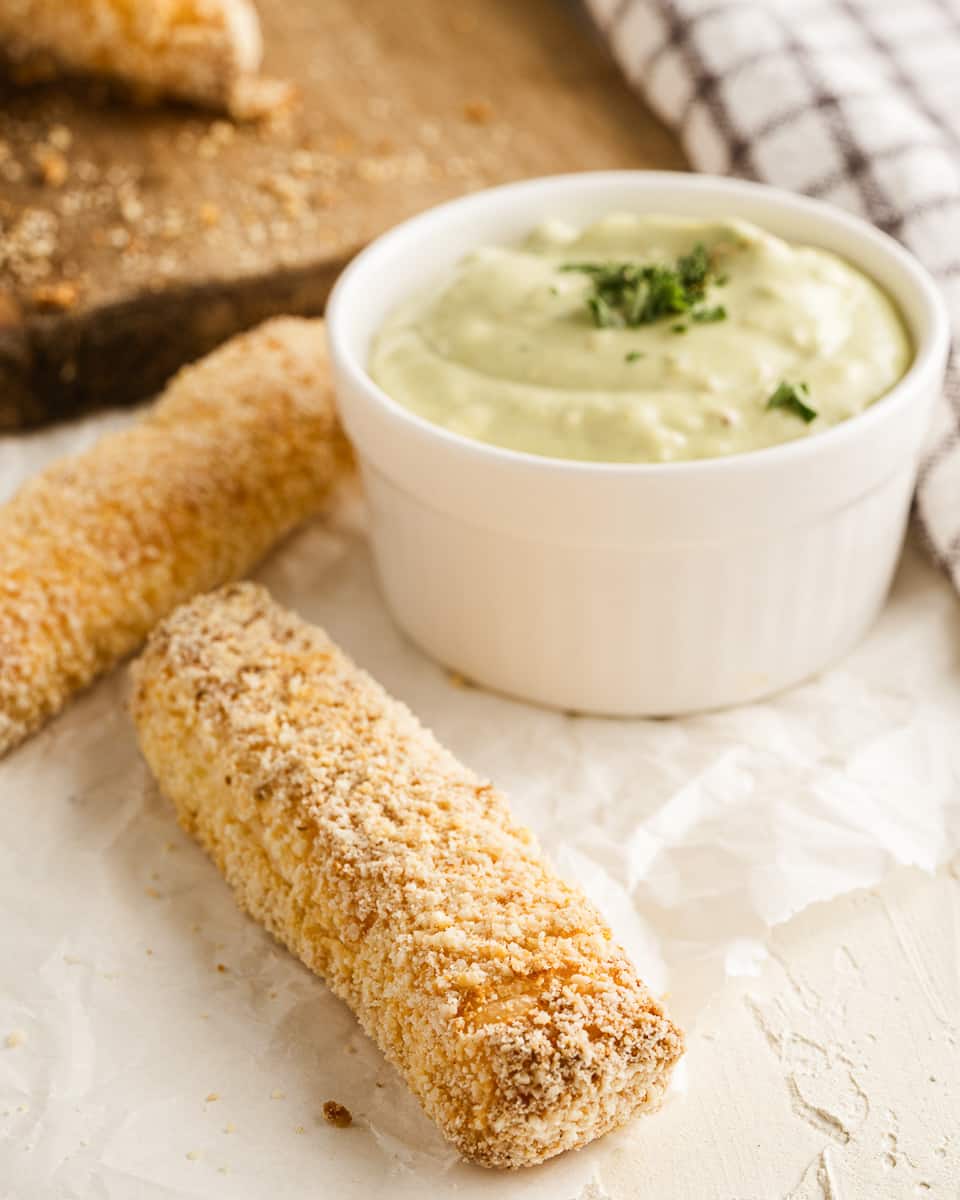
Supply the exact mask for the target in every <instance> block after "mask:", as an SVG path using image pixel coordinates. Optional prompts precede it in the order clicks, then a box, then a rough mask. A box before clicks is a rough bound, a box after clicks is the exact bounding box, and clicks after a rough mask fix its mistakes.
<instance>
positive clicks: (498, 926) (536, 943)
mask: <svg viewBox="0 0 960 1200" xmlns="http://www.w3.org/2000/svg"><path fill="white" fill-rule="evenodd" d="M133 676H134V695H133V701H132V710H133V715H134V720H135V723H136V726H137V731H138V735H139V739H140V745H141V748H142V750H143V752H144V755H145V757H146V759H147V761H148V763H149V764H150V766H151V768H152V770H153V772H154V774H155V776H156V777H157V780H158V782H159V784H160V786H161V789H162V790H163V791H164V792H165V793H166V795H167V796H168V797H169V798H170V799H171V800H172V801H173V802H174V804H175V806H176V808H177V810H178V813H179V816H180V820H181V823H182V824H183V825H184V827H185V828H186V829H187V830H188V832H191V833H193V834H194V835H195V836H196V837H197V838H198V840H199V841H200V842H201V843H202V844H203V845H204V847H205V848H206V849H207V851H208V852H209V853H210V855H211V857H212V858H213V859H214V861H215V862H216V863H217V864H218V866H219V867H220V869H221V870H222V871H223V873H224V874H225V876H226V877H227V879H228V881H229V882H230V883H231V885H232V886H233V888H234V889H235V892H236V895H237V898H238V900H239V902H240V903H241V905H242V906H243V907H244V908H246V909H247V910H248V911H249V912H250V913H252V914H253V915H254V916H256V917H258V918H259V919H260V920H261V921H262V922H263V923H264V924H265V925H266V926H267V928H268V929H269V930H270V931H271V932H273V933H274V934H275V935H276V936H277V937H278V938H279V939H280V940H281V941H282V942H284V943H285V944H286V945H287V946H288V948H289V949H290V950H292V951H293V952H294V953H295V954H297V955H298V956H299V957H300V958H301V959H302V961H303V962H304V963H305V964H306V965H307V966H308V967H310V968H311V969H312V970H314V971H315V972H317V973H318V974H320V975H322V976H324V978H326V980H327V981H328V983H329V984H330V986H331V987H332V988H333V990H334V991H335V992H336V993H337V994H338V995H339V996H341V997H342V998H343V999H345V1000H346V1001H347V1002H348V1003H349V1004H350V1006H351V1007H352V1008H353V1010H354V1012H355V1013H356V1014H357V1016H358V1017H359V1019H360V1021H361V1024H362V1025H363V1026H364V1028H365V1029H366V1031H367V1032H368V1033H369V1034H371V1035H372V1036H373V1037H374V1038H376V1040H377V1041H378V1043H379V1044H380V1046H381V1048H382V1049H383V1050H384V1051H385V1053H386V1055H387V1057H388V1058H389V1059H390V1060H391V1061H392V1062H393V1063H394V1064H395V1065H397V1066H398V1067H399V1069H400V1070H401V1072H402V1073H403V1075H404V1077H405V1078H406V1080H407V1082H408V1084H409V1085H410V1086H411V1088H412V1089H413V1091H414V1093H415V1094H416V1095H417V1096H418V1098H419V1099H420V1101H421V1103H422V1104H423V1106H424V1108H425V1110H426V1111H427V1113H428V1115H430V1116H431V1117H432V1118H433V1119H434V1120H435V1121H436V1122H437V1123H438V1125H439V1126H440V1128H441V1130H442V1132H443V1133H444V1134H445V1135H446V1136H447V1137H448V1138H449V1139H450V1140H451V1141H453V1142H454V1143H455V1144H456V1145H457V1147H458V1148H459V1150H460V1152H461V1153H462V1154H463V1155H464V1156H465V1157H466V1158H468V1159H471V1160H473V1161H476V1162H479V1163H482V1164H484V1165H488V1166H511V1167H512V1166H523V1165H529V1164H532V1163H534V1162H539V1161H542V1160H543V1159H545V1158H548V1157H550V1156H551V1155H553V1154H557V1153H560V1152H561V1151H563V1150H566V1149H570V1148H573V1147H576V1146H581V1145H584V1144H585V1143H587V1142H588V1141H590V1140H592V1139H593V1138H595V1137H598V1136H600V1135H601V1134H603V1133H605V1132H607V1131H608V1130H610V1129H613V1128H615V1127H616V1126H618V1125H620V1124H622V1123H623V1122H624V1121H626V1120H627V1119H629V1118H630V1117H632V1116H633V1115H635V1114H636V1113H638V1112H641V1111H643V1110H647V1109H652V1108H655V1107H656V1106H657V1104H658V1103H659V1101H660V1099H661V1098H662V1095H663V1092H664V1090H665V1088H666V1086H667V1083H668V1080H669V1077H670V1073H671V1070H672V1068H673V1065H674V1063H675V1062H676V1060H677V1059H678V1058H679V1056H680V1054H681V1053H682V1048H683V1041H682V1036H681V1034H680V1033H679V1031H678V1030H677V1029H676V1028H675V1027H674V1026H673V1025H672V1023H671V1022H670V1021H669V1019H668V1018H667V1017H665V1016H664V1014H663V1012H662V1010H661V1008H660V1006H659V1005H658V1004H657V1002H656V1001H655V1000H654V999H653V997H652V996H651V995H650V993H649V992H648V991H647V989H646V988H645V987H644V985H643V983H642V982H641V980H640V978H639V976H638V975H637V972H636V969H635V968H634V967H633V965H632V964H631V963H630V961H629V959H628V958H627V956H626V954H625V953H624V952H623V950H622V949H620V947H618V946H617V945H616V944H615V943H614V941H613V939H612V934H611V932H610V929H609V928H608V926H607V925H606V923H605V922H604V921H603V919H602V918H601V917H600V915H599V914H598V912H597V911H596V909H595V908H594V907H593V906H592V905H591V904H590V903H589V901H588V900H587V899H586V897H585V896H584V895H583V894H582V893H581V892H579V891H578V890H577V889H575V888H572V887H570V886H568V885H567V884H566V883H564V882H563V881H562V880H561V879H560V878H559V877H558V876H557V875H556V873H555V872H554V871H553V870H552V869H551V868H550V866H549V865H548V864H547V863H546V862H545V860H544V858H543V856H542V854H541V852H540V850H539V847H538V846H537V844H536V841H535V839H534V837H533V835H532V834H531V833H530V831H529V830H527V829H525V828H523V827H522V826H520V825H519V824H518V823H517V822H516V821H515V820H514V818H513V816H512V815H511V813H510V810H509V807H508V805H507V803H506V799H505V797H503V796H502V795H501V793H499V792H498V791H497V790H496V789H495V788H494V787H493V786H492V785H491V784H490V783H488V782H486V781H485V780H483V779H481V778H479V777H477V776H476V775H475V774H474V773H473V772H472V771H470V770H468V769H467V768H466V767H464V766H462V765H461V764H460V763H459V762H458V761H457V760H456V759H455V758H454V757H453V755H451V754H450V753H449V752H448V751H446V750H445V749H444V748H443V747H442V746H441V745H440V744H439V743H438V742H437V741H436V740H435V738H434V737H433V736H432V735H431V734H430V733H429V732H428V731H427V730H425V729H424V728H423V727H422V726H421V725H420V724H419V722H418V721H417V720H416V719H415V717H414V716H413V715H412V714H411V713H410V711H409V710H408V709H407V708H406V707H405V706H404V705H402V704H400V703H399V702H397V701H396V700H393V699H392V698H391V697H389V696H388V695H387V694H386V693H385V692H384V690H383V689H382V688H381V687H380V686H379V685H378V684H377V683H376V682H375V681H374V680H372V679H371V678H370V677H369V676H368V675H366V674H365V673H364V672H363V671H361V670H359V669H358V668H357V667H356V666H355V665H354V664H353V663H352V662H351V661H350V660H349V659H348V658H347V657H346V655H344V654H343V653H342V652H341V651H340V650H339V649H338V648H337V646H336V645H335V644H334V643H333V642H332V641H331V640H330V639H329V638H328V637H327V636H326V634H325V633H324V632H323V631H322V630H320V629H317V628H316V627H314V626H311V625H308V624H307V623H306V622H304V621H303V620H301V619H300V618H298V617H297V616H295V615H294V614H293V613H290V612H288V611H286V610H284V609H282V608H281V607H280V606H279V605H277V604H275V603H274V602H273V601H272V600H271V599H270V597H269V595H268V593H267V592H266V591H265V590H264V589H263V588H261V587H258V586H256V585H253V584H247V583H245V584H236V585H232V586H229V587H226V588H223V589H221V590H220V591H219V592H217V593H213V594H211V595H207V596H203V597H200V598H199V599H197V600H195V601H193V602H192V603H191V604H189V605H185V606H183V607H182V608H180V609H179V610H178V611H177V612H176V613H174V614H173V616H172V617H171V618H169V619H168V620H167V621H166V622H164V623H163V624H162V625H161V626H160V627H159V628H158V629H157V630H156V631H155V632H154V634H153V636H152V637H151V639H150V642H149V644H148V646H147V649H146V650H145V652H144V654H143V655H142V657H141V658H140V659H139V661H138V662H137V663H136V664H135V665H134V668H133ZM227 777H229V778H230V780H231V783H230V784H229V785H227V784H226V782H225V781H226V779H227Z"/></svg>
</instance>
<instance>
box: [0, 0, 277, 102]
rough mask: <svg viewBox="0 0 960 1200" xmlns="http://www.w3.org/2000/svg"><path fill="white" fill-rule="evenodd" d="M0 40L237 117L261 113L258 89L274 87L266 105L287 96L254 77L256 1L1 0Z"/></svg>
mask: <svg viewBox="0 0 960 1200" xmlns="http://www.w3.org/2000/svg"><path fill="white" fill-rule="evenodd" d="M0 46H2V47H3V49H4V50H5V51H6V53H7V55H8V56H9V57H12V58H13V59H14V61H16V60H18V59H24V58H27V57H29V56H31V55H33V56H35V55H38V54H39V55H45V56H48V57H49V58H50V59H52V60H53V62H55V63H56V64H57V65H58V66H60V67H62V68H64V69H65V70H68V71H73V72H82V73H92V74H98V75H100V74H102V75H110V76H113V77H115V78H117V79H120V80H122V81H123V82H125V83H128V84H130V85H132V86H134V87H135V88H136V89H137V90H138V91H139V92H141V93H144V94H147V95H153V94H156V95H170V96H175V97H178V98H179V99H182V100H190V101H193V102H194V103H198V104H203V105H207V106H209V107H213V108H224V109H227V110H228V111H231V112H233V113H234V114H235V115H238V116H246V115H259V114H258V113H256V112H253V113H249V114H248V113H247V111H246V108H247V107H248V106H249V104H250V103H251V98H252V97H254V96H256V94H257V92H258V88H259V89H267V88H270V87H272V88H273V89H274V91H273V94H272V96H271V97H270V98H269V101H268V103H267V107H269V104H271V103H278V102H282V101H283V100H284V99H286V98H288V96H289V88H286V86H285V85H279V84H276V83H271V82H270V81H266V80H259V78H258V76H257V72H258V70H259V68H260V60H261V58H262V54H263V45H262V40H261V36H260V22H259V19H258V17H257V13H256V9H255V8H254V7H253V4H252V3H251V0H0ZM278 89H281V90H282V94H281V90H278ZM263 97H266V91H261V99H262V98H263ZM257 103H259V101H257Z"/></svg>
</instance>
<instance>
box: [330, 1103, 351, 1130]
mask: <svg viewBox="0 0 960 1200" xmlns="http://www.w3.org/2000/svg"><path fill="white" fill-rule="evenodd" d="M323 1119H324V1120H325V1121H326V1122H328V1124H330V1125H334V1126H336V1128H337V1129H346V1128H347V1127H348V1126H350V1125H352V1124H353V1116H352V1114H351V1112H350V1109H349V1108H345V1107H344V1105H342V1104H338V1103H337V1101H336V1100H328V1101H327V1102H326V1103H325V1104H324V1106H323Z"/></svg>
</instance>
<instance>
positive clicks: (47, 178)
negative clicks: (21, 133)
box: [33, 145, 70, 188]
mask: <svg viewBox="0 0 960 1200" xmlns="http://www.w3.org/2000/svg"><path fill="white" fill-rule="evenodd" d="M33 163H34V166H35V168H36V172H37V177H38V179H39V181H40V182H41V183H43V184H45V185H46V186H47V187H53V188H60V187H63V185H64V184H65V183H66V182H67V176H68V175H69V174H70V166H69V164H68V163H67V160H66V159H65V158H64V157H63V155H62V154H61V153H60V151H59V150H54V149H53V147H52V146H42V145H41V146H37V147H36V149H35V150H34V152H33Z"/></svg>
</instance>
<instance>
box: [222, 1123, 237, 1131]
mask: <svg viewBox="0 0 960 1200" xmlns="http://www.w3.org/2000/svg"><path fill="white" fill-rule="evenodd" d="M223 1132H224V1133H236V1132H237V1127H236V1125H234V1123H233V1122H232V1121H228V1122H227V1123H226V1125H224V1127H223Z"/></svg>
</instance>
